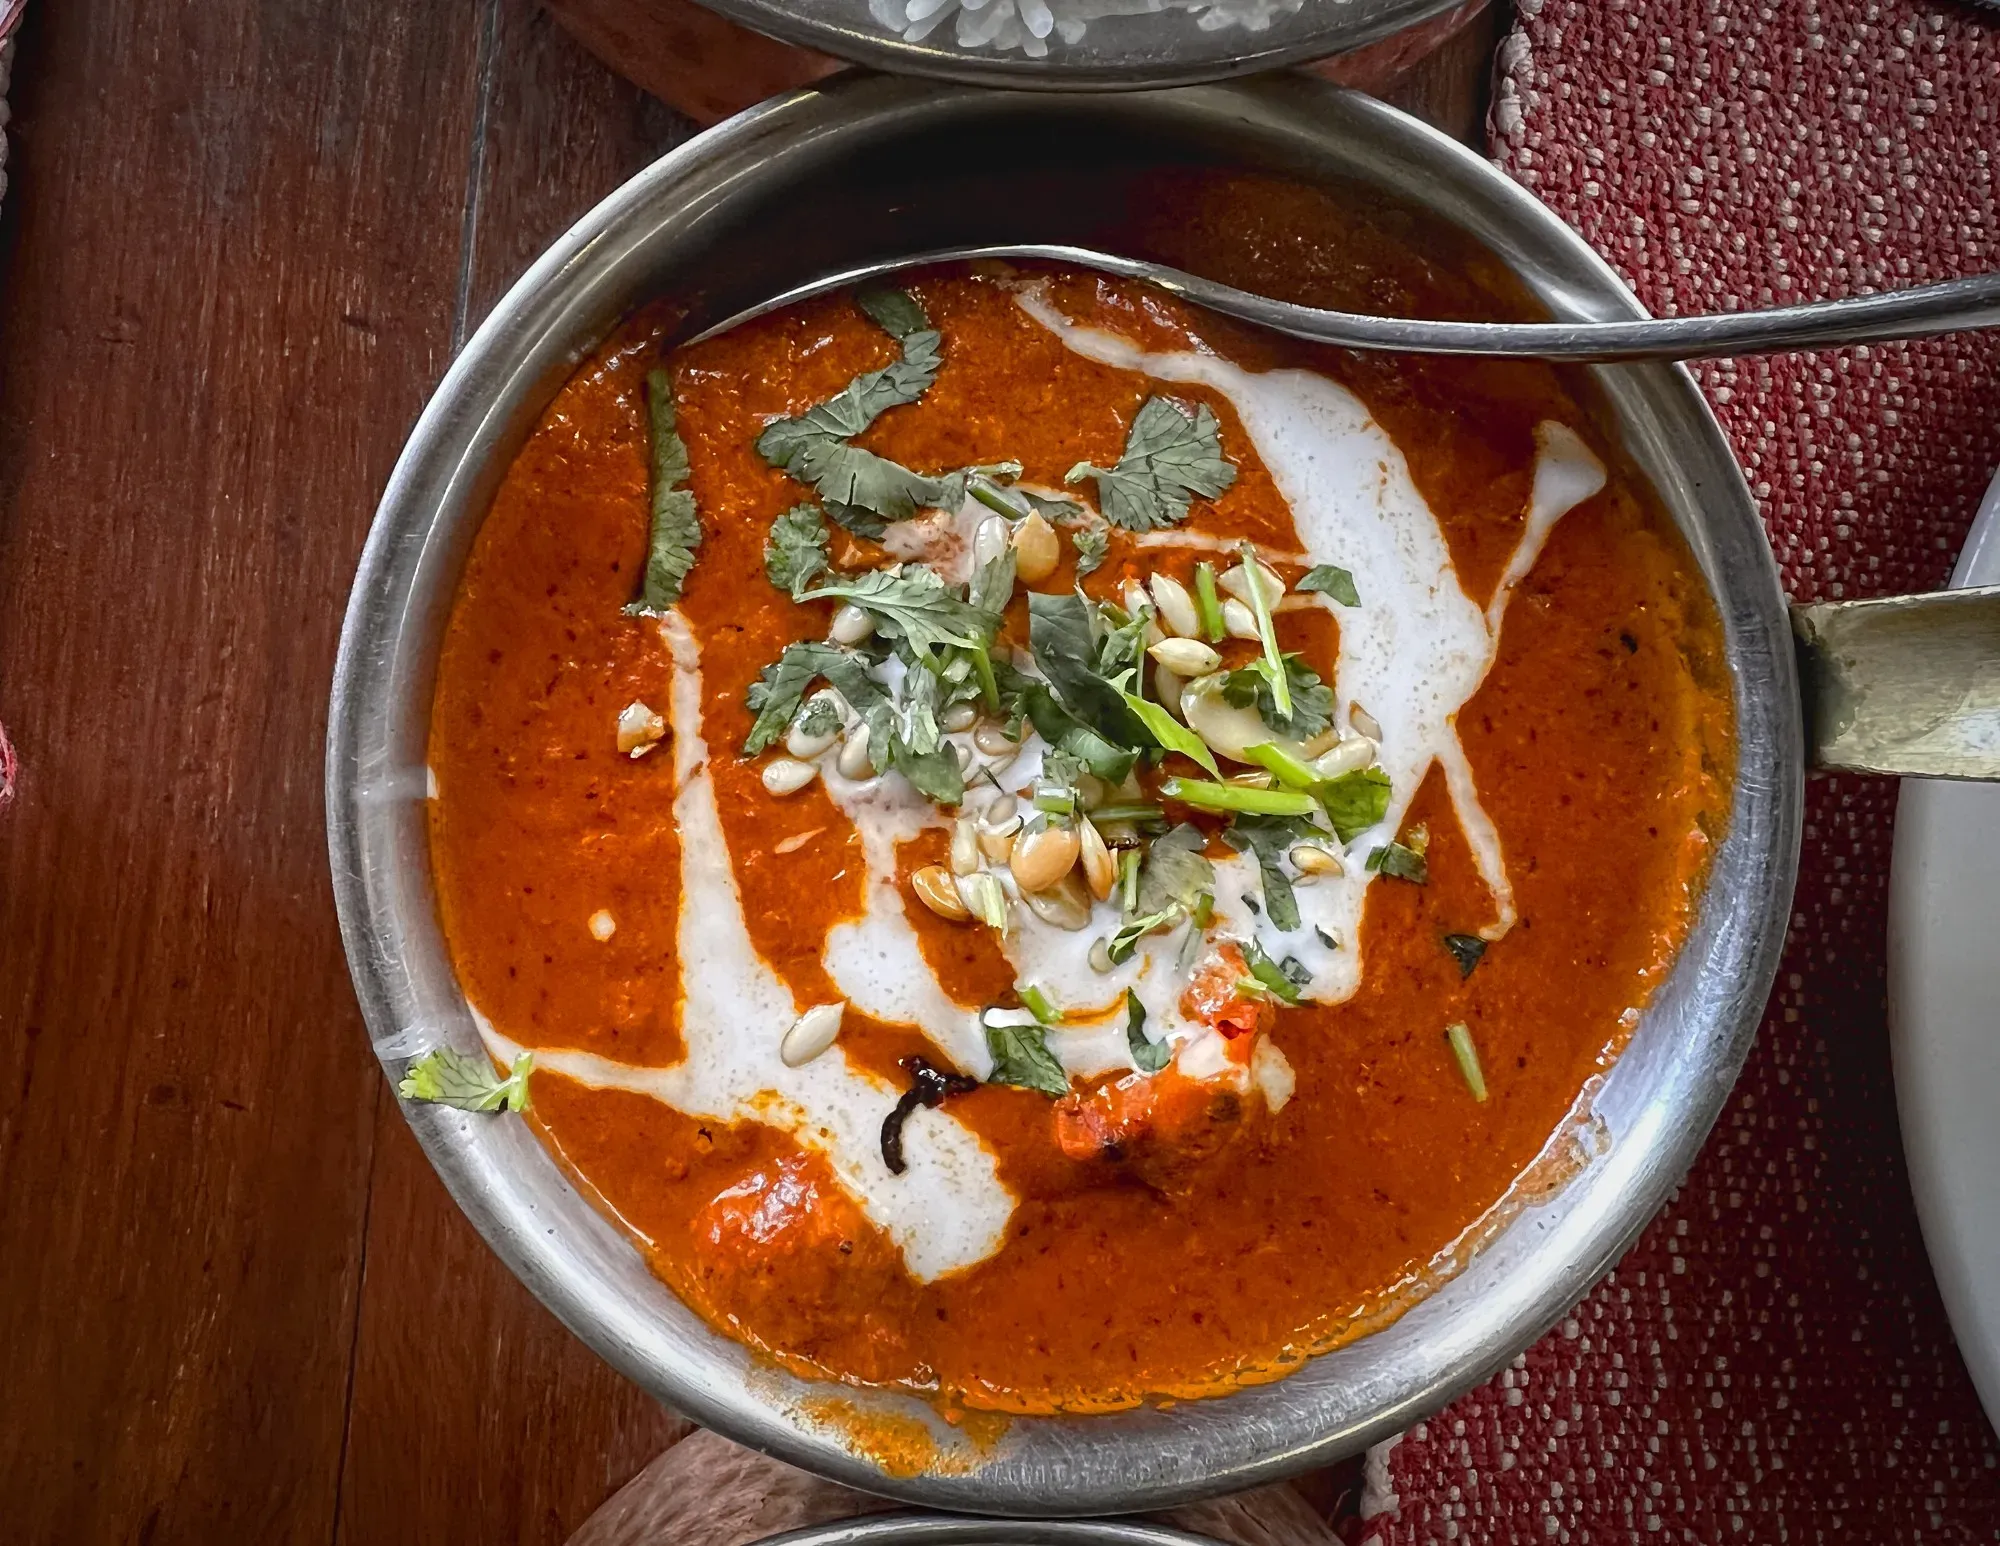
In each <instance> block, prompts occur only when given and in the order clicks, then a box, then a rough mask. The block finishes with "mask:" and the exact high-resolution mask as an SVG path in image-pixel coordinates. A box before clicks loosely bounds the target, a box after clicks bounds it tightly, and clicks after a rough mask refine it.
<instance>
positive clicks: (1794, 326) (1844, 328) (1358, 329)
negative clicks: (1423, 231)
mask: <svg viewBox="0 0 2000 1546" xmlns="http://www.w3.org/2000/svg"><path fill="white" fill-rule="evenodd" d="M971 258H1036V259H1041V260H1043V261H1045V262H1050V263H1067V264H1071V265H1073V266H1074V267H1077V268H1090V269H1096V270H1098V271H1099V272H1101V273H1106V274H1117V275H1119V276H1121V277H1123V278H1126V279H1143V280H1145V281H1146V282H1147V283H1149V284H1155V285H1158V286H1159V287H1160V288H1161V289H1163V290H1166V291H1168V292H1170V293H1171V294H1174V295H1179V296H1184V297H1185V298H1186V299H1188V300H1190V301H1193V302H1195V303H1196V304H1197V305H1201V306H1206V307H1207V308H1208V309H1209V310H1210V311H1219V312H1222V313H1223V314H1224V315H1225V316H1231V317H1240V318H1242V319H1243V320H1244V321H1245V322H1254V323H1256V324H1258V325H1259V326H1260V327H1267V328H1270V329H1271V330H1272V331H1274V332H1278V333H1288V334H1290V335H1291V336H1292V337H1294V338H1307V339H1311V340H1313V341H1315V342H1317V343H1325V344H1339V345H1342V346H1344V347H1346V348H1349V349H1391V350H1400V351H1402V352H1404V353H1407V354H1487V355H1513V356H1518V357H1526V358H1532V359H1540V360H1579V361H1588V360H1598V361H1602V360H1696V359H1703V358H1707V357H1709V356H1712V355H1732V354H1739V355H1740V354H1776V353H1780V352H1783V351H1785V350H1790V349H1832V348H1838V347H1840V346H1842V345H1846V344H1865V343H1873V342H1874V341H1875V340H1877V339H1882V338H1929V337H1931V336H1932V335H1933V334H1936V333H1955V332H1959V331H1961V330H1963V329H1966V328H1985V327H2000V274H1975V275H1973V276H1972V277H1971V278H1969V279H1948V280H1945V281H1944V282H1943V283H1942V284H1930V285H1919V286H1918V287H1917V288H1915V289H1912V290H1890V291H1887V292H1885V293H1882V294H1878V295H1857V296H1852V297H1850V298H1849V299H1847V300H1841V301H1809V302H1807V303H1805V304H1804V305H1801V306H1777V307H1773V308H1771V309H1770V310H1767V311H1739V312H1730V313H1726V314H1724V315H1721V316H1708V317H1659V318H1649V319H1647V320H1645V321H1638V322H1429V321H1423V320H1420V319H1415V318H1408V317H1371V316H1364V315H1362V314H1360V313H1358V312H1351V311H1320V310H1318V309H1317V308H1315V307H1312V306H1295V305H1293V304H1292V303H1291V302H1289V301H1274V300H1270V299H1268V298H1267V297H1265V296H1261V295H1252V294H1251V293H1250V292H1249V291H1248V290H1239V289H1237V288H1235V286H1233V285H1226V284H1219V283H1217V282H1216V281H1215V280H1213V279H1203V278H1202V277H1200V276H1199V275H1198V274H1188V273H1183V272H1182V271H1181V270H1180V269H1177V268H1168V267H1166V266H1165V265H1164V264H1159V263H1146V262H1141V261H1140V260H1138V259H1136V258H1121V257H1116V256H1114V255H1113V254H1111V253H1108V252H1095V251H1093V250H1092V249H1090V248H1088V247H1060V246H1052V245H1047V244H1043V243H1035V242H1028V243H1021V244H1017V245H1012V246H1004V247H946V248H942V249H940V250H938V251H935V252H920V253H914V254H912V255H910V256H908V257H902V258H883V259H881V260H879V261H877V262H874V263H867V264H863V265H861V266H860V267H858V268H850V269H843V270H842V271H841V272H839V273H837V274H828V275H825V276H824V277H823V278H819V279H814V280H811V281H809V282H807V283H805V284H802V285H797V286H795V287H793V288H792V289H790V290H787V291H785V292H784V293H783V294H782V295H774V296H772V297H771V298H770V299H769V300H767V301H760V302H758V304H757V305H755V306H752V307H749V308H748V309H747V310H744V311H739V312H737V313H736V314H735V315H734V316H732V317H729V318H727V319H726V320H724V321H722V322H718V323H716V324H715V326H713V327H711V328H708V329H706V330H705V331H704V332H702V333H699V334H697V335H696V336H695V337H694V338H692V339H690V340H689V342H691V343H700V342H701V341H702V340H703V339H705V338H713V337H715V336H716V335H717V334H718V333H726V332H728V331H729V330H730V329H731V328H733V327H737V326H740V325H741V324H743V323H745V322H748V321H750V320H751V319H752V318H753V317H761V316H763V315H765V314H766V313H767V312H773V311H777V310H779V309H780V308H781V307H785V306H790V305H792V304H794V303H795V302H798V301H803V300H809V299H811V298H812V297H813V296H815V295H825V294H826V293H828V292H829V291H832V290H843V289H846V288H847V287H848V286H850V285H857V284H863V283H865V282H867V281H868V280H871V279H880V278H882V277H883V276H885V275H888V274H895V273H900V272H902V271H903V270H904V269H910V268H922V267H924V266H925V265H926V264H931V263H955V262H964V261H966V260H967V259H971Z"/></svg>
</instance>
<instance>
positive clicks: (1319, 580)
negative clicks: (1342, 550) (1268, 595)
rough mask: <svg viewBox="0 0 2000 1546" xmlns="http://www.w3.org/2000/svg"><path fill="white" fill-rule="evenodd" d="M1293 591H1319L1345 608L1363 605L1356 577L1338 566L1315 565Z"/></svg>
mask: <svg viewBox="0 0 2000 1546" xmlns="http://www.w3.org/2000/svg"><path fill="white" fill-rule="evenodd" d="M1292 589H1293V590H1309V591H1318V592H1319V593H1320V594H1321V595H1322V596H1328V597H1331V598H1332V599H1333V600H1335V601H1337V602H1339V603H1340V604H1341V605H1342V606H1344V607H1358V606H1360V605H1361V593H1360V592H1359V591H1357V590H1356V589H1355V588H1354V576H1353V575H1351V574H1349V573H1348V572H1347V571H1346V570H1345V569H1343V568H1341V567H1340V566H1339V565H1338V564H1315V565H1313V567H1312V568H1310V569H1308V570H1307V571H1306V572H1305V573H1304V574H1303V575H1301V576H1300V577H1299V582H1298V584H1296V585H1294V586H1293V587H1292Z"/></svg>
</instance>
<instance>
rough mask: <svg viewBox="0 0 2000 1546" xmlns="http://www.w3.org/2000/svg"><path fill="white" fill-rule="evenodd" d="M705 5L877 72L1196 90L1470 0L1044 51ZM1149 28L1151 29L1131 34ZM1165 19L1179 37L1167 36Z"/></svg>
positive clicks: (755, 6) (1191, 24) (862, 1)
mask: <svg viewBox="0 0 2000 1546" xmlns="http://www.w3.org/2000/svg"><path fill="white" fill-rule="evenodd" d="M700 3H701V4H702V5H704V6H706V7H707V8H708V9H709V10H711V11H715V12H717V13H718V14H720V15H722V16H726V17H728V18H729V19H730V20H731V21H733V22H736V23H738V24H740V25H742V26H745V27H748V28H750V29H751V30H752V31H753V32H761V33H763V34H764V35H765V36H767V37H773V38H778V39H780V40H781V41H783V42H786V43H794V44H797V45H798V46H799V47H801V48H810V49H815V50H817V51H818V52H820V53H823V54H831V55H833V56H834V57H835V58H837V59H843V60H846V61H848V62H849V63H852V64H858V65H864V66H867V67H869V68H871V69H876V70H887V71H893V72H895V73H897V74H903V75H921V76H927V77H930V78H932V79H935V80H945V81H955V82H957V83H959V84H961V85H968V86H1006V87H1009V88H1011V89H1013V90H1016V91H1045V92H1071V91H1145V90H1151V89H1154V88H1157V87H1162V86H1191V85H1197V84H1199V83H1202V82H1205V81H1218V80H1232V79H1236V78H1238V77H1241V76H1245V75H1253V74H1259V73H1261V72H1263V71H1265V70H1274V69H1278V68H1280V67H1282V66H1285V65H1294V64H1305V63H1308V62H1310V61H1312V60H1315V59H1324V58H1328V57H1330V56H1332V55H1335V54H1341V53H1347V52H1349V51H1351V50H1354V49H1357V48H1365V47H1367V46H1368V45H1369V44H1371V43H1378V42H1380V41H1382V40H1383V39H1384V38H1388V37H1392V36H1394V35H1395V34H1396V33H1398V32H1401V31H1404V30H1405V29H1406V28H1410V27H1415V26H1417V25H1419V24H1421V23H1423V22H1427V21H1429V20H1431V19H1432V18H1434V17H1437V16H1442V15H1443V14H1445V13H1446V12H1447V11H1450V10H1452V9H1454V8H1455V7H1457V6H1459V5H1461V4H1463V3H1464V0H1338V3H1329V0H1306V3H1305V4H1303V5H1302V6H1300V7H1299V9H1298V10H1296V11H1294V12H1292V13H1291V14H1290V15H1287V16H1280V17H1276V18H1274V19H1273V20H1272V21H1271V22H1270V24H1269V25H1268V26H1266V27H1264V28H1262V29H1260V30H1256V31H1252V30H1250V29H1249V28H1245V27H1238V26H1232V27H1219V28H1216V29H1215V30H1213V31H1203V30H1202V29H1201V27H1200V26H1199V25H1198V23H1197V22H1196V19H1195V16H1194V14H1193V13H1192V12H1191V11H1179V10H1166V11H1157V12H1149V13H1146V14H1143V15H1133V16H1105V17H1099V18H1097V19H1095V20H1093V21H1091V22H1090V24H1089V31H1087V32H1086V34H1085V37H1084V39H1083V41H1081V42H1078V43H1073V44H1066V43H1058V45H1057V46H1056V48H1055V49H1054V50H1052V51H1051V52H1050V54H1049V55H1048V56H1047V57H1046V58H1042V59H1031V58H1029V57H1028V56H1027V55H1025V54H1022V53H1017V52H1015V51H1013V50H1005V51H1002V50H997V49H987V48H962V47H960V46H959V45H958V44H956V43H955V42H951V41H949V40H947V39H945V38H943V37H941V36H940V34H943V33H945V32H946V31H947V30H948V29H946V28H943V27H940V28H939V30H938V32H937V33H933V34H931V35H930V36H929V37H926V38H923V39H920V40H918V41H916V42H908V41H906V40H905V39H904V38H902V37H901V36H900V35H899V34H897V33H894V32H891V31H889V30H888V29H887V28H886V27H883V26H882V25H881V24H880V23H878V22H876V21H875V20H874V18H873V17H872V16H870V15H869V7H868V4H867V0H833V3H825V0H822V3H819V4H801V3H799V0H700ZM1141 26H1143V27H1148V28H1150V29H1151V30H1152V31H1153V33H1154V34H1155V35H1154V36H1153V37H1151V38H1150V39H1140V38H1136V37H1131V36H1128V35H1129V34H1132V33H1133V31H1134V28H1135V27H1141ZM1168 27H1171V28H1172V29H1173V30H1172V31H1171V33H1167V32H1165V30H1164V29H1165V28H1168ZM1093 34H1094V37H1093ZM1107 34H1108V36H1107Z"/></svg>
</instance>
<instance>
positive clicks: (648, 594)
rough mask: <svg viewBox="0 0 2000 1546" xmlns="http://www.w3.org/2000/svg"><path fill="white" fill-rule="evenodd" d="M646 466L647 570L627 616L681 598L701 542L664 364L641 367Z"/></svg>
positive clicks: (660, 610) (659, 612) (654, 611)
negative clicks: (654, 367)
mask: <svg viewBox="0 0 2000 1546" xmlns="http://www.w3.org/2000/svg"><path fill="white" fill-rule="evenodd" d="M646 428H647V464H648V466H647V470H648V484H649V495H648V498H649V500H650V504H651V515H652V527H651V534H650V536H649V538H648V541H647V548H646V573H645V576H644V578H643V579H642V580H641V582H640V586H639V597H638V599H637V600H636V601H633V602H631V603H629V604H628V605H627V606H626V608H625V614H626V616H628V617H664V616H666V614H667V609H668V608H669V607H671V606H673V605H674V603H675V602H677V601H679V600H680V599H681V589H682V587H683V586H684V585H685V584H686V582H687V577H688V571H689V570H691V569H692V568H694V559H695V551H696V550H697V549H698V548H699V547H700V546H701V517H700V515H699V514H698V513H697V511H696V510H695V503H694V493H693V491H692V490H690V489H688V488H687V487H686V484H687V481H688V476H689V468H688V454H687V446H686V445H685V444H684V443H683V442H682V440H681V437H680V431H679V428H678V425H677V423H676V415H675V409H674V382H673V377H671V376H669V375H668V374H667V373H666V372H665V371H664V370H649V371H647V372H646Z"/></svg>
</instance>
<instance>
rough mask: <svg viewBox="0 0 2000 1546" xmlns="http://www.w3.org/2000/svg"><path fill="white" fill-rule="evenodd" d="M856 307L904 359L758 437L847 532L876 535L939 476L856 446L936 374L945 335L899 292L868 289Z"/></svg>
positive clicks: (909, 511)
mask: <svg viewBox="0 0 2000 1546" xmlns="http://www.w3.org/2000/svg"><path fill="white" fill-rule="evenodd" d="M856 304H858V305H859V306H860V307H861V309H862V310H863V311H865V312H867V314H868V316H869V317H870V318H871V319H872V320H873V321H874V322H875V323H876V324H877V325H878V326H880V327H881V328H882V329H883V331H885V332H887V333H889V334H890V335H891V336H892V337H894V338H895V339H896V340H897V341H898V342H899V343H900V344H901V345H902V357H901V358H900V359H898V360H896V361H895V362H894V363H892V364H889V365H885V366H884V367H883V368H882V369H880V370H871V371H867V372H865V373H864V374H862V375H859V376H856V377H855V378H854V380H853V381H851V382H849V383H848V384H847V386H846V387H845V388H844V389H843V390H841V391H840V392H838V393H836V394H835V395H834V396H832V397H830V398H828V399H827V400H826V401H825V402H823V403H819V404H816V405H815V406H813V407H811V408H809V409H807V410H806V411H805V412H804V413H802V414H800V415H799V416H798V417H796V418H790V419H776V420H773V421H772V422H771V423H769V424H767V425H765V426H764V432H763V433H762V434H761V435H759V436H758V437H757V451H758V454H759V455H761V456H762V457H763V458H764V460H765V461H767V462H769V463H770V464H771V465H772V466H773V467H776V468H779V469H780V470H782V471H784V472H788V473H790V474H791V475H792V476H793V477H795V478H797V479H798V480H799V481H800V482H801V483H805V484H808V485H810V486H811V487H812V488H814V489H815V490H817V491H818V493H819V496H820V498H821V499H822V500H823V501H825V504H826V509H827V513H828V514H829V515H831V516H832V517H833V518H834V519H835V520H836V521H838V522H840V524H841V525H843V526H845V527H847V528H848V529H849V530H850V531H853V532H855V533H856V534H858V535H860V536H864V537H879V536H881V535H882V533H883V530H884V529H885V527H886V525H887V523H888V522H889V521H901V520H907V519H908V518H909V517H910V516H912V515H914V514H916V512H917V509H918V507H919V506H921V505H925V504H931V503H934V502H935V501H936V500H937V498H938V497H939V480H938V479H936V478H932V477H928V476H926V475H924V474H922V473H916V472H912V471H910V469H909V468H907V467H902V466H899V465H898V464H897V463H895V462H892V461H889V460H888V459H887V458H886V457H881V456H877V455H876V454H875V453H874V452H872V451H864V450H863V449H861V447H859V446H856V445H853V444H852V443H851V442H852V441H853V439H854V437H855V436H856V435H859V434H860V433H861V432H862V431H863V430H865V429H867V428H868V426H869V425H871V424H873V423H874V422H875V420H876V419H878V418H879V417H881V415H882V414H884V413H886V412H887V411H888V410H889V409H891V408H898V407H902V406H904V405H906V404H909V403H914V402H915V401H916V400H917V399H918V398H920V397H922V396H923V394H924V393H925V392H926V391H927V390H928V389H929V387H930V384H931V383H932V382H933V381H935V380H936V379H937V373H938V369H939V367H940V365H941V364H942V363H943V361H942V356H941V352H940V351H941V347H942V342H943V341H942V339H941V338H940V337H939V335H938V333H937V331H936V330H935V329H934V328H932V327H930V326H929V325H928V322H927V319H926V318H925V317H924V313H923V308H922V307H920V306H919V305H918V304H917V302H916V301H915V299H914V298H912V297H911V296H909V295H907V294H905V293H903V292H902V291H890V290H877V291H869V292H866V293H864V294H863V295H861V296H859V297H857V298H856Z"/></svg>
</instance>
